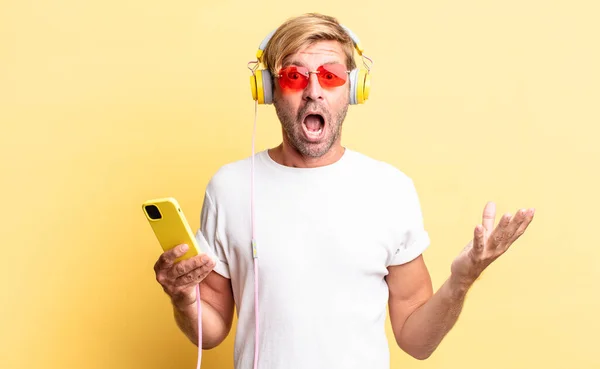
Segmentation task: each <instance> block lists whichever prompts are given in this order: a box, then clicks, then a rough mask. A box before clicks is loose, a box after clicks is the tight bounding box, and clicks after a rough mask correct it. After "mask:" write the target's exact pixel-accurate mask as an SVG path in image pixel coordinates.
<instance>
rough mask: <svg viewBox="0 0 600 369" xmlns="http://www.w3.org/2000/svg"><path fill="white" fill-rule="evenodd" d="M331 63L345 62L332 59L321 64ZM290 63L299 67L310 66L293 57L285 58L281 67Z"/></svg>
mask: <svg viewBox="0 0 600 369" xmlns="http://www.w3.org/2000/svg"><path fill="white" fill-rule="evenodd" d="M329 64H344V63H342V62H340V61H337V60H336V61H333V60H331V61H328V62H325V63H323V64H321V65H329ZM289 65H297V66H299V67H305V68H308V66H307V65H306V64H304V63H303V62H301V61H299V60H293V59H292V60H288V61H285V60H284V62H283V63H282V64H281V67H282V68H285V67H287V66H289Z"/></svg>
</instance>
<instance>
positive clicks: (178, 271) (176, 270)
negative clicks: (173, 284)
mask: <svg viewBox="0 0 600 369" xmlns="http://www.w3.org/2000/svg"><path fill="white" fill-rule="evenodd" d="M209 261H210V258H209V257H208V255H196V256H194V257H192V258H189V259H187V260H182V261H180V262H179V263H177V264H175V265H173V266H172V267H171V269H169V271H168V272H167V277H168V278H169V279H177V278H179V277H181V276H182V275H184V274H186V273H189V272H190V271H192V270H194V269H196V268H199V267H201V266H203V265H204V264H206V263H207V262H209Z"/></svg>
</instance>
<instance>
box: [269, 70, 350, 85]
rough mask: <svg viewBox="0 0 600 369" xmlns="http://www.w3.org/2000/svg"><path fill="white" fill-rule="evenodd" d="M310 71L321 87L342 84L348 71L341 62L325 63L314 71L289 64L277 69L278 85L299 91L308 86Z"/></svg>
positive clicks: (346, 77)
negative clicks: (315, 76)
mask: <svg viewBox="0 0 600 369" xmlns="http://www.w3.org/2000/svg"><path fill="white" fill-rule="evenodd" d="M311 73H314V74H316V75H317V78H318V79H319V84H320V85H321V87H323V88H334V87H339V86H342V85H343V84H344V83H346V81H347V80H348V73H350V72H349V71H348V70H347V69H346V66H345V65H343V64H325V65H321V66H320V67H319V68H317V70H316V71H309V70H308V68H306V67H299V66H297V65H290V66H287V67H285V68H282V69H281V70H280V71H279V75H277V78H278V79H279V86H280V87H281V88H282V89H283V90H292V91H300V90H303V89H305V88H306V86H308V79H309V78H310V75H311Z"/></svg>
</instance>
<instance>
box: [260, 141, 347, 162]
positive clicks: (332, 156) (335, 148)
mask: <svg viewBox="0 0 600 369" xmlns="http://www.w3.org/2000/svg"><path fill="white" fill-rule="evenodd" d="M345 151H346V150H345V149H344V147H342V145H341V142H340V141H339V140H338V141H336V142H335V143H334V144H333V145H332V146H331V148H330V149H329V151H327V152H326V153H325V154H324V155H322V156H320V157H318V158H314V157H310V156H305V155H302V154H301V153H300V152H299V151H298V150H297V149H296V148H295V147H293V146H291V145H289V144H288V143H287V142H285V140H284V142H282V143H281V144H280V145H279V146H277V147H275V148H272V149H269V155H270V156H271V158H272V159H273V160H274V161H275V162H276V163H278V164H281V165H285V166H287V167H294V168H316V167H322V166H326V165H330V164H333V163H335V162H337V161H338V160H340V159H341V157H342V156H343V155H344V152H345Z"/></svg>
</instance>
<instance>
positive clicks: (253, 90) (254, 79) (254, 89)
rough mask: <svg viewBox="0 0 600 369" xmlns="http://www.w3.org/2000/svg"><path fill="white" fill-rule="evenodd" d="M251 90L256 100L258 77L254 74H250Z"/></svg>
mask: <svg viewBox="0 0 600 369" xmlns="http://www.w3.org/2000/svg"><path fill="white" fill-rule="evenodd" d="M250 90H251V91H252V100H255V101H256V99H257V97H256V77H254V74H252V75H251V76H250Z"/></svg>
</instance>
